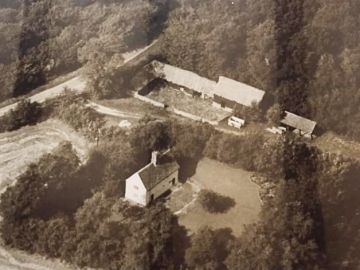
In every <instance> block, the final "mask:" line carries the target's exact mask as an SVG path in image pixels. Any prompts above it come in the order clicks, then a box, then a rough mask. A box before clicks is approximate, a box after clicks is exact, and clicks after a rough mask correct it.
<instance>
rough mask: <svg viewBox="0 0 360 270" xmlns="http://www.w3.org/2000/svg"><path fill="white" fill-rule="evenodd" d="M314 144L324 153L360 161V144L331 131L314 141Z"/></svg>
mask: <svg viewBox="0 0 360 270" xmlns="http://www.w3.org/2000/svg"><path fill="white" fill-rule="evenodd" d="M312 144H313V145H314V146H316V147H318V148H319V149H320V150H322V151H324V152H329V153H337V154H341V155H343V156H345V157H350V158H356V159H360V143H358V142H355V141H351V140H349V139H346V138H342V137H341V136H339V135H337V134H335V133H333V132H330V131H329V132H326V133H325V134H323V135H321V136H320V137H319V138H316V139H315V140H313V141H312Z"/></svg>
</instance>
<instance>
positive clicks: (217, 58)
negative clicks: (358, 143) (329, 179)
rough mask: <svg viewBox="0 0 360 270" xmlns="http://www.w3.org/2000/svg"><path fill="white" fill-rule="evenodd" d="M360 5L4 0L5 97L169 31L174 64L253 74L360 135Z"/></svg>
mask: <svg viewBox="0 0 360 270" xmlns="http://www.w3.org/2000/svg"><path fill="white" fill-rule="evenodd" d="M359 14H360V4H359V2H358V1H357V0H346V1H343V2H341V4H340V3H339V2H338V1H337V0H330V1H328V0H327V1H325V0H316V1H309V0H296V1H289V0H281V1H272V0H265V1H264V0H255V1H246V0H235V1H221V0H206V1H201V2H198V1H193V0H178V1H174V0H156V1H144V0H135V1H112V0H99V1H92V0H86V1H80V0H78V1H48V0H36V1H35V0H33V1H19V0H18V1H2V2H1V3H0V21H1V23H0V36H1V40H2V42H1V44H0V46H1V47H0V71H1V72H0V85H1V89H0V90H1V91H0V93H1V94H0V99H1V100H4V99H7V98H9V97H12V96H18V95H22V94H24V93H27V92H29V91H30V90H31V89H33V88H35V87H36V86H38V85H41V84H43V83H44V82H46V81H47V80H48V79H49V78H52V77H55V76H58V75H59V74H63V73H66V72H68V71H71V70H74V69H76V68H78V67H80V66H81V65H83V64H85V63H87V62H88V60H89V59H92V60H93V62H92V63H93V64H94V65H96V66H97V67H98V69H97V70H96V71H97V73H99V75H98V76H101V69H99V67H100V66H106V65H107V63H109V62H111V63H112V64H114V63H115V64H116V63H119V62H121V57H119V54H120V53H122V52H125V51H129V50H131V49H135V48H138V47H141V46H144V45H147V44H149V43H150V42H151V41H152V40H153V39H155V38H158V37H159V34H161V33H163V34H162V35H160V36H161V47H162V54H163V55H162V56H163V58H164V59H167V61H168V62H170V63H171V64H174V65H177V66H180V67H183V68H186V69H189V70H192V71H195V72H198V73H199V74H201V75H204V76H207V77H209V78H212V79H217V77H218V76H219V75H226V76H228V77H230V78H233V79H237V80H240V81H243V82H246V83H249V84H251V85H254V86H256V87H258V88H261V89H264V90H266V91H268V92H270V93H272V94H274V95H275V97H276V99H277V100H278V102H279V103H280V105H281V108H282V109H287V110H290V111H292V112H295V113H299V114H301V115H303V116H307V117H310V118H312V119H314V120H316V121H318V122H319V123H320V126H321V127H322V128H324V129H331V130H334V131H336V132H338V133H341V134H345V135H350V136H352V137H353V138H356V139H359V137H360V130H359V127H358V125H357V123H358V122H359V119H360V112H359V110H358V108H359V105H360V95H359V91H358V90H359V84H360V79H359V74H360V65H359V61H360V48H359V44H360V35H359V31H358V29H359V25H360V18H359ZM110 66H111V64H110ZM109 85H110V82H108V81H105V82H103V83H102V84H101V83H100V84H99V86H101V87H102V88H104V89H107V88H109ZM105 92H106V91H105ZM104 96H105V97H106V94H105V95H97V97H104ZM334 112H336V113H334Z"/></svg>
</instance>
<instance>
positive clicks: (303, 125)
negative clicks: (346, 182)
mask: <svg viewBox="0 0 360 270" xmlns="http://www.w3.org/2000/svg"><path fill="white" fill-rule="evenodd" d="M281 123H282V124H285V125H287V126H290V127H293V128H296V129H299V130H301V131H302V132H304V133H306V134H312V133H313V132H314V129H315V126H316V122H315V121H312V120H309V119H307V118H304V117H302V116H299V115H296V114H294V113H291V112H288V111H285V117H284V119H282V120H281Z"/></svg>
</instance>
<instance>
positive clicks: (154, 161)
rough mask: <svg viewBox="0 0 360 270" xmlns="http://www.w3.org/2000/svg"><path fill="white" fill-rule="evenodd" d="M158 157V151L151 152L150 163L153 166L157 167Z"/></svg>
mask: <svg viewBox="0 0 360 270" xmlns="http://www.w3.org/2000/svg"><path fill="white" fill-rule="evenodd" d="M158 157H159V152H158V151H153V152H152V153H151V163H152V164H154V166H157V163H158V160H157V159H158Z"/></svg>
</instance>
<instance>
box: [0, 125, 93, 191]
mask: <svg viewBox="0 0 360 270" xmlns="http://www.w3.org/2000/svg"><path fill="white" fill-rule="evenodd" d="M63 141H70V142H71V143H72V144H73V147H74V149H75V150H76V152H77V153H78V155H79V157H80V159H81V160H82V161H85V160H86V157H87V153H88V150H89V148H90V145H89V143H88V142H87V140H86V139H85V138H83V137H82V136H80V135H78V134H77V133H76V132H75V131H74V130H73V129H71V128H70V127H69V126H67V125H65V124H64V123H62V122H60V121H57V120H48V121H45V122H42V123H40V124H37V125H35V126H26V127H24V128H21V129H19V130H16V131H13V132H5V133H1V134H0V193H1V191H3V190H4V189H6V187H7V186H8V185H10V184H12V183H13V182H14V179H15V178H16V177H17V176H19V175H20V174H21V173H23V172H24V170H26V168H27V166H28V165H29V164H31V163H33V162H35V161H37V160H38V159H39V158H40V157H41V156H42V155H44V154H46V153H50V152H51V151H52V150H53V149H54V148H55V147H56V146H58V145H59V143H61V142H63Z"/></svg>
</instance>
